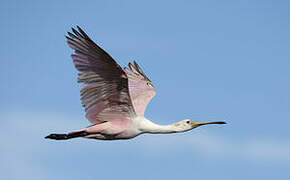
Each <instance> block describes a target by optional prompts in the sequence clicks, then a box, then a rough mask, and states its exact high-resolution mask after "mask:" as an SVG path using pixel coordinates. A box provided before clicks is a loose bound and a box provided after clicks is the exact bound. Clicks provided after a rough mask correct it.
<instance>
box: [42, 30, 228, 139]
mask: <svg viewBox="0 0 290 180" xmlns="http://www.w3.org/2000/svg"><path fill="white" fill-rule="evenodd" d="M66 40H67V44H68V45H69V47H71V48H72V49H73V50H74V53H73V54H72V55H71V57H72V59H73V64H74V66H75V68H76V69H77V70H78V71H79V73H78V83H82V89H81V91H80V95H81V102H82V106H83V107H84V109H85V112H86V118H87V119H88V120H89V121H90V122H91V125H90V126H88V127H86V128H83V129H80V130H76V131H72V132H70V133H64V134H55V133H54V134H50V135H48V136H46V137H45V138H48V139H54V140H68V139H72V138H79V137H81V138H88V139H98V140H122V139H123V140H126V139H131V138H134V137H136V136H138V135H141V134H144V133H149V134H169V133H180V132H185V131H190V130H192V129H194V128H197V127H199V126H203V125H208V124H226V122H224V121H215V122H198V121H195V120H191V119H185V120H181V121H179V122H177V123H173V124H169V125H159V124H156V123H154V122H152V121H150V120H148V119H147V118H145V117H144V113H145V110H146V108H147V105H148V104H149V102H150V101H151V99H152V98H153V97H154V96H155V94H156V90H155V88H154V86H153V83H152V82H151V80H150V79H149V78H148V77H147V76H146V75H145V73H144V72H143V71H142V69H141V67H140V66H139V65H138V64H137V62H136V61H133V63H130V62H129V64H128V67H124V68H122V67H121V66H120V65H119V64H118V63H117V62H116V61H115V60H114V59H113V58H112V57H111V56H110V55H109V54H108V53H107V52H106V51H104V50H103V49H102V48H101V47H99V46H98V45H97V44H96V43H95V42H94V41H92V40H91V38H90V37H89V36H88V35H87V34H86V33H85V32H84V31H83V30H82V29H81V28H80V27H79V26H77V28H72V32H68V34H67V36H66Z"/></svg>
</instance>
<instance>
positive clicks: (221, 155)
mask: <svg viewBox="0 0 290 180" xmlns="http://www.w3.org/2000/svg"><path fill="white" fill-rule="evenodd" d="M289 10H290V3H289V1H274V0H263V1H262V0H261V1H257V0H256V1H255V0H244V1H240V0H238V1H213V0H212V1H209V0H196V1H184V0H179V1H150V0H147V1H136V0H131V1H125V0H124V1H108V0H107V1H98V0H95V1H73V0H71V1H56V0H55V1H29V0H27V1H14V0H9V1H1V2H0V20H1V28H0V33H1V43H0V49H1V53H0V70H1V71H0V82H1V94H0V98H1V101H0V117H1V121H0V127H1V130H0V142H1V145H0V159H1V161H0V168H1V179H13V180H14V179H15V180H16V179H29V180H39V179H42V180H51V179H61V180H65V179H70V180H79V179H82V180H91V179H126V180H136V179H140V180H142V179H144V180H145V179H149V178H150V179H167V180H171V179H172V180H173V179H222V180H231V179H236V180H244V179H264V180H268V179H269V180H270V179H289V178H290V172H289V169H290V131H289V127H290V95H289V92H290V51H289V47H290V11H289ZM75 25H79V26H81V27H82V28H83V29H84V30H85V31H86V32H87V33H88V34H89V35H90V36H91V38H92V39H93V40H94V41H95V42H96V43H98V44H99V45H100V46H101V47H103V48H104V49H105V50H106V51H107V52H109V53H110V54H111V55H112V56H113V57H114V58H115V59H116V60H117V61H118V62H119V63H120V64H121V65H122V66H124V65H126V64H127V63H128V61H132V60H136V61H137V62H138V63H139V64H140V65H141V66H142V67H143V69H144V71H145V72H146V74H147V75H148V76H149V78H150V79H151V80H152V81H153V83H154V85H155V87H156V89H157V91H158V93H157V95H156V97H155V98H154V99H153V101H152V102H151V103H150V105H149V107H148V109H147V112H146V117H147V118H148V119H151V120H152V121H154V122H156V123H160V124H169V123H173V122H175V121H179V120H182V119H186V118H191V119H194V120H198V121H214V120H225V121H227V122H228V124H227V125H225V126H207V127H205V126H204V127H201V128H198V129H196V130H194V131H191V132H187V133H184V134H171V135H142V136H139V137H137V138H135V139H132V140H128V141H112V142H108V141H106V142H103V141H94V140H86V139H73V140H70V141H52V140H47V139H44V136H46V135H48V134H49V133H52V132H59V133H62V132H68V131H71V130H75V129H79V128H83V127H86V126H88V125H89V123H88V121H87V120H86V119H85V117H84V110H83V109H82V107H81V104H80V101H79V90H80V85H78V84H77V83H76V78H77V71H76V70H75V68H74V67H73V64H72V61H71V58H70V54H71V53H72V50H71V49H70V48H69V47H68V46H67V45H66V43H65V38H64V36H65V34H66V32H67V31H70V28H71V27H73V26H75Z"/></svg>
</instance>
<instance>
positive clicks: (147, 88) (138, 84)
mask: <svg viewBox="0 0 290 180" xmlns="http://www.w3.org/2000/svg"><path fill="white" fill-rule="evenodd" d="M133 63H134V65H132V64H131V63H129V64H128V67H129V68H126V67H125V68H124V71H125V72H126V74H127V76H128V78H129V81H128V83H129V93H130V97H131V100H132V104H133V107H134V110H135V112H136V114H137V115H142V116H143V115H144V113H145V111H146V108H147V105H148V104H149V102H150V101H151V99H152V98H153V97H154V96H155V94H156V90H155V88H154V87H153V84H152V82H151V81H150V80H149V78H148V77H147V76H146V75H145V73H144V72H143V71H142V69H141V68H140V66H139V65H138V64H137V62H136V61H134V62H133Z"/></svg>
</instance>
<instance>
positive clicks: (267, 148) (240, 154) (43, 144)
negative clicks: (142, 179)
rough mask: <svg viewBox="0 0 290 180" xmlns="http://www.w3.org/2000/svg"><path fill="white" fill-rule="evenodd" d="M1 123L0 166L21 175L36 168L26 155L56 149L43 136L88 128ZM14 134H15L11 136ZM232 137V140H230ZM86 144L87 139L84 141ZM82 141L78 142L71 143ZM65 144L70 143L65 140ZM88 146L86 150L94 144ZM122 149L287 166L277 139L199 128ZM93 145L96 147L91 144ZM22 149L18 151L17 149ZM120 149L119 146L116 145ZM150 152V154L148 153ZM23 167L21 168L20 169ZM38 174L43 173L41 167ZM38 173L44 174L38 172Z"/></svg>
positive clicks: (44, 120) (75, 121)
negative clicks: (184, 152)
mask: <svg viewBox="0 0 290 180" xmlns="http://www.w3.org/2000/svg"><path fill="white" fill-rule="evenodd" d="M2 117H3V120H2V121H1V122H0V126H1V132H0V134H1V135H0V141H1V143H2V145H1V156H3V157H1V159H6V160H7V161H9V162H10V166H7V165H6V164H3V162H5V161H2V162H1V163H2V164H1V163H0V167H3V168H4V167H5V168H4V169H6V170H7V171H6V172H13V168H15V167H18V168H17V169H22V170H23V171H24V172H27V173H29V172H33V171H32V169H35V167H34V166H35V165H34V164H33V163H32V164H31V165H29V164H28V163H27V162H29V161H28V160H27V154H31V152H38V151H40V152H44V153H45V152H48V149H49V150H52V151H53V150H54V148H55V149H56V148H57V147H56V144H55V143H52V142H50V141H49V142H48V141H44V139H43V137H44V136H45V135H47V134H48V133H51V131H54V132H62V131H67V130H75V129H77V128H82V127H84V126H86V125H88V122H86V120H85V118H82V117H81V116H79V117H66V116H65V115H59V114H52V113H37V114H35V113H19V112H18V113H12V114H11V113H9V114H4V115H2ZM11 132H14V133H11ZM229 137H231V138H229ZM87 141H89V140H87ZM80 142H83V141H81V140H79V141H77V142H76V143H74V144H75V145H74V147H76V148H77V146H78V145H77V144H78V143H80ZM66 143H69V142H67V141H66ZM84 144H88V145H87V146H88V149H89V147H90V146H92V144H94V143H91V144H89V143H84V142H83V143H82V146H84ZM104 145H105V146H106V148H107V147H108V146H115V144H114V143H113V142H112V143H109V145H108V143H106V144H104V143H100V142H98V144H97V146H98V147H100V149H99V150H101V149H102V146H104ZM119 145H120V146H121V147H120V148H122V147H123V148H124V147H127V146H130V147H128V149H129V148H130V149H132V148H135V149H138V148H145V149H146V150H148V151H150V149H151V150H152V149H154V152H155V153H156V152H157V151H156V149H160V150H161V151H160V152H164V149H166V152H169V153H170V152H172V150H174V149H176V148H180V147H182V148H187V149H189V150H190V151H192V152H193V153H199V154H201V155H202V154H203V155H205V156H209V157H213V158H219V157H222V158H234V159H244V160H248V161H253V162H262V161H263V162H264V161H271V162H277V163H286V164H290V142H289V141H286V140H285V141H283V140H279V141H278V140H276V139H272V140H271V139H268V138H267V137H265V138H263V139H255V140H243V141H241V140H240V139H239V138H234V137H232V135H217V134H209V133H208V132H206V131H204V130H202V131H200V130H199V129H197V130H194V131H193V132H187V133H183V134H177V135H174V134H170V135H142V136H141V137H137V139H135V140H133V141H128V142H126V143H122V144H121V143H120V144H119ZM94 146H96V145H95V144H94ZM20 147H21V148H20ZM118 147H119V146H118ZM151 152H152V151H151ZM22 166H23V167H22ZM38 168H39V171H38V172H41V171H44V170H43V169H41V168H40V167H38ZM40 174H45V171H44V172H41V173H40ZM36 179H37V178H36Z"/></svg>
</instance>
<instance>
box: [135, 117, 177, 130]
mask: <svg viewBox="0 0 290 180" xmlns="http://www.w3.org/2000/svg"><path fill="white" fill-rule="evenodd" d="M139 130H140V131H142V133H151V134H168V133H176V132H183V130H181V129H180V128H177V126H175V125H174V124H169V125H158V124H155V123H153V122H151V121H149V120H148V119H146V118H143V119H142V120H141V123H140V124H139Z"/></svg>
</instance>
